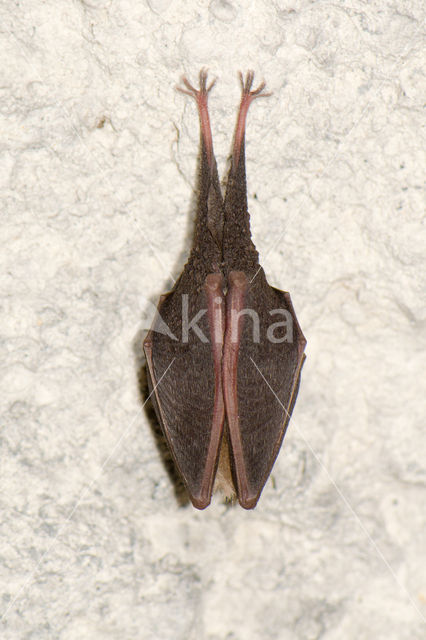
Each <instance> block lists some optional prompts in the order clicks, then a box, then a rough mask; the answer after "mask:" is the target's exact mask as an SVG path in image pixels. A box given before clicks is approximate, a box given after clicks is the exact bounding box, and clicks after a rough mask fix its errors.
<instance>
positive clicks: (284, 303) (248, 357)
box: [144, 70, 306, 509]
mask: <svg viewBox="0 0 426 640" xmlns="http://www.w3.org/2000/svg"><path fill="white" fill-rule="evenodd" d="M253 77H254V74H253V72H251V71H249V72H248V73H247V75H246V78H245V80H244V79H243V76H242V75H241V74H240V80H241V87H242V95H241V103H240V108H239V113H238V119H237V125H236V129H235V134H234V145H233V153H232V162H231V167H230V171H229V176H228V181H227V187H226V195H225V198H223V196H222V193H221V189H220V185H219V177H218V172H217V166H216V159H215V156H214V153H213V142H212V134H211V129H210V119H209V114H208V109H207V97H208V93H209V91H210V89H211V88H212V86H213V84H214V81H213V82H212V83H211V84H210V85H209V86H208V87H207V73H206V71H205V70H202V71H201V72H200V76H199V85H200V88H199V89H195V88H194V87H193V86H192V85H191V84H190V83H189V82H188V80H187V79H186V78H183V83H184V85H185V88H180V89H179V90H180V91H182V92H183V93H187V94H189V95H190V96H192V97H194V98H195V101H196V103H197V106H198V112H199V117H200V129H201V153H200V160H199V194H198V204H197V216H196V224H195V235H194V242H193V247H192V250H191V253H190V256H189V259H188V262H187V264H186V266H185V267H184V270H183V272H182V274H181V276H180V277H179V279H178V281H177V282H176V284H175V286H174V287H173V289H172V291H170V293H167V294H166V295H163V296H161V298H160V301H159V304H158V314H157V317H156V319H155V320H154V323H153V326H152V328H151V330H150V332H149V333H148V335H147V337H146V339H145V342H144V349H145V354H146V359H147V365H148V379H149V384H150V389H151V391H153V404H154V407H155V411H156V414H157V417H158V419H159V422H160V423H161V425H162V428H163V431H164V434H165V437H166V439H167V441H168V443H169V446H170V449H171V452H172V455H173V458H174V461H175V463H176V465H177V467H178V469H179V471H180V473H181V475H182V478H183V480H184V482H185V485H186V488H187V490H188V493H189V496H190V498H191V501H192V503H193V505H194V506H195V507H197V508H198V509H204V508H205V507H207V506H208V505H209V503H210V500H211V495H212V490H213V483H214V480H215V476H216V472H217V475H218V476H219V475H221V476H222V475H223V473H226V469H228V472H230V473H228V477H229V481H230V482H231V486H232V490H231V491H233V492H234V493H233V495H235V491H236V493H237V496H238V500H239V502H240V504H241V506H242V507H244V508H245V509H252V508H253V507H254V506H255V505H256V503H257V501H258V499H259V496H260V493H261V491H262V489H263V487H264V485H265V482H266V480H267V478H268V476H269V473H270V471H271V468H272V466H273V464H274V462H275V458H276V457H277V454H278V451H279V449H280V446H281V442H282V440H283V437H284V434H285V431H286V428H287V424H288V422H289V419H290V416H291V413H292V410H293V407H294V403H295V400H296V396H297V392H298V388H299V380H300V371H301V368H302V363H303V360H304V357H305V356H304V355H303V351H304V348H305V345H306V340H305V338H304V336H303V334H302V331H301V329H300V327H299V324H298V322H297V318H296V315H295V312H294V310H293V306H292V303H291V300H290V295H289V294H288V293H286V292H283V291H280V290H279V289H275V288H274V287H271V286H269V284H268V283H267V281H266V278H265V274H264V271H263V269H262V267H260V266H259V259H258V253H257V251H256V248H255V246H254V244H253V242H252V240H251V233H250V217H249V213H248V211H247V188H246V175H245V152H244V139H245V122H246V116H247V111H248V108H249V106H250V104H251V102H252V101H253V100H254V99H255V98H257V97H260V96H265V95H269V94H265V93H264V92H263V90H264V87H265V83H264V82H263V83H262V84H261V85H260V86H259V87H258V88H257V89H255V90H251V88H252V83H253ZM277 318H278V320H279V321H278V322H277ZM164 327H167V330H165V329H164ZM218 466H219V468H218Z"/></svg>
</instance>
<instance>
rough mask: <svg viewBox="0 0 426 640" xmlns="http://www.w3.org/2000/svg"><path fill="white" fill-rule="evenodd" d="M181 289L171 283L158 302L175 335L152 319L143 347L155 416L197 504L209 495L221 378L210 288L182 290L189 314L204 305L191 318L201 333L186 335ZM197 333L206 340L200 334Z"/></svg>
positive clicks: (219, 419)
mask: <svg viewBox="0 0 426 640" xmlns="http://www.w3.org/2000/svg"><path fill="white" fill-rule="evenodd" d="M181 293H182V292H181V288H180V286H177V288H176V291H173V292H171V293H169V294H168V295H166V296H163V297H162V299H161V300H160V304H159V306H158V311H159V314H160V316H161V318H162V319H163V321H164V322H165V323H166V324H167V326H168V327H169V329H170V330H171V332H172V333H173V335H174V336H175V337H176V338H177V340H174V339H173V338H171V337H170V336H169V335H165V334H163V333H159V332H158V331H156V330H155V328H156V327H155V323H154V326H153V328H152V329H151V331H150V332H149V334H148V336H147V338H146V340H145V343H144V348H145V353H146V357H147V363H148V370H149V375H150V378H151V380H150V384H151V390H152V389H154V393H153V395H154V398H155V402H154V406H155V409H156V412H157V416H158V417H159V418H160V421H161V424H162V428H163V431H164V434H165V436H166V439H167V441H168V443H169V446H170V449H171V452H172V455H173V458H174V460H175V463H176V465H177V467H178V469H179V471H180V473H181V475H182V478H183V480H184V482H185V485H186V487H187V489H188V493H189V495H190V498H191V501H192V502H193V504H194V506H196V507H197V508H199V509H203V508H205V507H207V506H208V504H209V503H210V500H211V494H212V489H213V482H214V476H215V473H216V468H217V462H218V455H219V450H220V442H221V438H222V431H223V423H224V405H223V396H222V389H221V379H219V380H220V384H219V385H218V384H217V375H216V371H217V368H218V367H219V369H220V362H216V363H215V360H217V358H215V355H214V352H213V349H212V344H211V337H210V334H211V333H213V332H214V330H215V327H214V326H212V323H214V318H213V317H212V315H211V314H209V299H210V297H211V294H209V291H208V289H207V288H206V287H204V288H203V289H202V290H201V291H200V293H198V294H194V293H190V294H188V298H187V300H188V318H189V320H191V319H192V318H194V317H195V316H196V315H197V313H198V312H199V311H200V310H203V309H206V310H207V311H206V313H204V315H202V316H201V317H200V319H199V321H198V322H197V326H198V329H199V332H201V333H199V335H196V334H195V333H194V331H193V330H192V329H191V330H189V331H188V334H187V339H186V338H185V336H183V335H182V326H181V317H182V306H181V305H182V302H181V300H182V296H181ZM210 307H211V303H210ZM201 335H202V336H205V338H206V339H207V340H208V341H207V342H204V341H203V340H202V339H200V336H201ZM171 362H172V364H171V366H170V369H169V370H168V371H167V373H166V374H165V375H164V373H165V371H166V370H167V367H169V365H170V363H171ZM219 372H220V371H219ZM163 375H164V377H163ZM159 381H160V382H159ZM157 385H158V386H157ZM218 387H219V388H218Z"/></svg>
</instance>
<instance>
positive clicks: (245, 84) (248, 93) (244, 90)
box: [238, 71, 272, 102]
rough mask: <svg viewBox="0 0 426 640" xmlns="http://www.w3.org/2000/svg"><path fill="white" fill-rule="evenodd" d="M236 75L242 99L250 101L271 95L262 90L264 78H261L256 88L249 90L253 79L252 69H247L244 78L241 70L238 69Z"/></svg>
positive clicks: (264, 84) (264, 83)
mask: <svg viewBox="0 0 426 640" xmlns="http://www.w3.org/2000/svg"><path fill="white" fill-rule="evenodd" d="M238 77H239V78H240V84H241V94H242V95H241V99H242V100H247V99H249V100H250V102H251V101H252V100H254V99H255V98H267V97H268V96H271V95H272V93H271V92H268V93H265V92H264V91H263V90H264V88H265V86H266V82H265V81H264V80H262V82H261V83H260V85H259V86H258V87H257V89H253V90H251V88H252V85H253V80H254V71H247V73H246V77H245V79H244V76H243V74H242V73H241V71H239V73H238Z"/></svg>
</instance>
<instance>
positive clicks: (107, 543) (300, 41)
mask: <svg viewBox="0 0 426 640" xmlns="http://www.w3.org/2000/svg"><path fill="white" fill-rule="evenodd" d="M424 18H425V15H424V3H423V2H422V0H411V1H409V0H396V1H395V2H390V3H383V2H382V1H381V0H371V1H369V2H367V1H363V0H353V1H352V2H349V1H345V0H344V1H342V2H328V1H319V2H308V1H307V0H304V1H303V0H301V1H299V0H253V1H251V2H243V0H229V1H227V0H212V1H211V2H210V3H209V2H201V1H196V0H192V1H188V2H178V1H172V0H147V1H144V0H139V1H137V2H132V1H130V0H117V1H115V2H113V1H112V0H87V1H77V0H76V1H75V2H64V1H63V2H55V1H54V0H47V1H44V0H31V1H30V0H24V1H23V2H19V3H18V2H13V1H9V2H4V3H2V7H1V15H0V21H1V25H2V26H1V77H2V80H1V83H0V84H1V87H0V91H1V98H0V112H1V124H2V127H1V128H2V135H1V172H0V180H1V188H2V211H1V216H2V230H1V238H0V241H1V245H2V246H1V249H2V250H1V263H2V268H1V274H0V277H1V307H2V315H1V390H0V391H1V393H0V403H1V437H2V440H1V447H2V449H1V512H0V519H1V539H0V556H1V565H0V567H1V587H2V588H1V595H2V615H3V618H2V632H1V637H2V638H4V639H5V640H12V639H13V640H16V639H17V638H19V639H21V638H22V639H24V638H25V639H29V638H35V639H37V640H44V639H50V638H58V639H60V640H77V639H78V640H80V639H81V638H90V639H94V640H104V639H105V640H106V639H116V638H117V639H118V638H120V640H135V639H143V640H151V639H155V640H157V639H161V640H164V639H165V640H169V639H170V640H176V639H178V640H180V639H182V640H188V639H189V640H195V639H197V640H199V639H208V640H219V639H221V640H222V639H223V640H224V639H226V640H231V639H233V640H235V639H238V640H239V639H244V640H252V639H258V638H262V639H264V638H265V639H266V638H274V639H280V640H281V639H282V640H305V639H306V640H314V639H317V638H321V639H323V640H341V639H344V640H352V639H353V640H355V639H356V640H364V639H370V638H374V640H380V639H382V638H383V639H384V638H386V640H394V639H395V640H396V639H397V640H405V639H407V640H408V639H409V640H417V639H420V638H422V639H423V638H424V637H425V636H426V626H425V616H426V568H425V556H426V553H425V551H426V550H425V530H426V497H425V484H426V470H425V460H426V447H425V439H424V421H425V418H424V414H425V412H424V408H425V397H426V388H425V387H426V384H425V381H426V376H425V368H426V330H425V329H426V325H425V319H426V311H425V267H424V265H425V248H426V236H425V228H424V191H423V178H424V169H425V156H424V148H425V140H424V138H423V139H422V124H423V125H424V120H422V112H421V107H422V101H423V98H424V92H425V88H426V83H425V76H424V41H422V35H423V34H422V32H421V27H422V25H423V24H424ZM204 65H207V66H208V67H209V69H210V70H211V73H212V75H217V76H218V77H219V80H218V82H217V86H216V87H215V89H214V91H213V93H212V96H211V100H210V108H211V117H212V126H213V133H214V140H215V149H216V154H217V158H218V164H219V169H220V171H221V172H222V173H223V171H224V169H225V166H226V159H227V156H228V153H229V150H230V142H231V138H232V129H233V126H234V122H235V116H236V107H237V104H238V101H239V87H238V82H237V79H236V72H237V70H239V69H241V70H247V69H248V68H254V69H255V71H256V73H257V78H258V79H261V78H262V77H264V78H265V79H266V80H267V82H268V87H269V88H270V89H271V90H272V91H273V92H274V93H273V97H271V98H269V99H268V100H264V101H259V102H257V103H256V104H255V106H254V107H253V108H252V110H251V112H250V116H249V128H248V142H247V169H248V180H249V206H250V210H251V214H252V224H253V234H254V239H255V242H256V244H257V247H258V250H259V251H260V255H261V259H262V263H263V265H264V268H265V271H266V273H267V275H268V278H269V280H270V282H271V283H273V284H275V285H277V286H279V287H280V288H283V289H286V290H288V291H290V292H291V294H292V298H293V302H294V305H295V308H296V310H297V313H298V316H299V319H300V323H301V325H302V328H303V330H304V332H305V335H306V337H307V339H308V347H307V355H308V359H307V361H306V364H305V368H304V372H303V378H302V386H301V391H300V395H299V400H298V403H297V405H296V410H295V412H294V420H293V421H292V423H291V425H290V427H289V431H288V435H287V438H286V441H285V445H284V447H283V450H282V451H281V454H280V456H279V458H278V460H277V463H276V465H275V467H274V470H273V474H272V476H273V477H272V480H270V481H269V482H268V484H267V485H266V488H265V490H264V492H263V495H262V499H261V501H260V503H259V505H258V507H257V508H256V510H254V511H253V512H246V511H244V510H242V509H241V508H239V507H236V508H227V507H226V506H224V505H223V504H222V502H221V500H220V498H219V497H215V499H214V501H213V504H212V506H211V507H210V508H209V509H207V510H206V511H204V512H197V511H196V510H194V509H193V508H192V507H191V506H181V505H180V503H179V502H178V501H177V499H176V496H175V491H174V487H173V484H172V482H171V480H170V478H169V476H168V474H167V471H166V469H165V466H164V463H163V461H162V457H161V454H160V451H159V449H158V447H157V445H156V440H155V438H154V434H153V431H152V428H151V426H150V422H149V420H148V417H147V415H146V413H145V410H143V409H142V402H141V397H140V393H139V390H138V379H137V371H138V367H139V365H140V343H141V339H142V337H143V335H144V330H145V329H146V328H147V327H148V326H149V322H150V317H151V314H150V309H151V307H152V303H153V302H156V301H157V299H158V296H159V294H160V293H162V292H164V291H166V290H167V289H168V288H169V287H170V285H171V283H172V278H171V275H170V274H172V276H174V277H175V276H176V275H177V274H178V273H179V271H180V268H181V267H182V265H183V264H184V262H185V259H186V256H187V253H188V248H189V245H190V237H189V233H190V229H191V220H190V201H191V197H192V188H193V185H194V175H195V161H196V155H197V144H198V123H197V116H196V111H195V106H194V104H193V102H192V101H191V100H190V99H186V98H185V96H182V95H180V94H178V93H176V92H175V91H174V85H175V84H176V82H177V81H178V79H179V77H180V75H181V74H182V72H186V73H188V75H189V76H190V77H191V78H192V79H195V78H196V74H197V73H198V70H199V68H200V67H201V66H204ZM423 132H424V130H423ZM255 196H256V197H255Z"/></svg>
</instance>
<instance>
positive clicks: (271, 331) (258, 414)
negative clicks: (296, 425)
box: [223, 269, 306, 509]
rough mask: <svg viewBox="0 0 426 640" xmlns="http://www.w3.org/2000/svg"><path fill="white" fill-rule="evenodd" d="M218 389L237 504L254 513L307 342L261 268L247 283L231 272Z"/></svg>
mask: <svg viewBox="0 0 426 640" xmlns="http://www.w3.org/2000/svg"><path fill="white" fill-rule="evenodd" d="M228 283H229V288H228V293H227V297H226V313H227V316H226V333H225V341H224V353H223V387H224V398H225V409H226V418H227V422H228V428H229V440H230V445H231V452H232V455H231V460H232V466H233V474H234V480H235V484H236V487H237V494H238V499H239V502H240V504H241V506H243V507H245V508H246V509H251V508H253V507H254V506H255V505H256V503H257V501H258V499H259V496H260V493H261V491H262V489H263V487H264V485H265V482H266V480H267V478H268V476H269V473H270V471H271V468H272V466H273V464H274V461H275V458H276V457H277V454H278V451H279V449H280V446H281V442H282V440H283V438H284V435H285V431H286V428H287V425H288V422H289V420H290V416H291V412H292V410H293V406H294V403H295V400H296V396H297V391H298V387H299V379H300V371H301V367H302V363H303V359H304V355H303V351H304V348H305V344H306V340H305V338H304V336H303V334H302V331H301V329H300V327H299V324H298V322H297V318H296V315H295V312H294V309H293V305H292V303H291V300H290V296H289V294H288V293H285V292H283V291H279V290H278V289H274V288H273V287H270V286H269V285H268V283H267V282H266V279H265V276H264V273H263V270H262V269H261V270H260V272H259V273H258V275H257V277H256V278H255V280H254V281H253V282H252V283H250V282H249V280H248V278H247V276H246V275H245V274H244V273H243V272H235V271H233V272H231V273H230V275H229V279H228Z"/></svg>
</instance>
